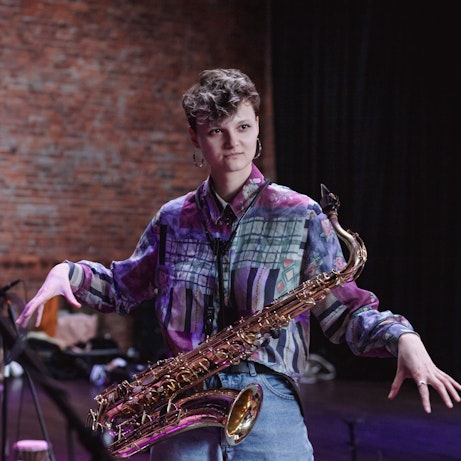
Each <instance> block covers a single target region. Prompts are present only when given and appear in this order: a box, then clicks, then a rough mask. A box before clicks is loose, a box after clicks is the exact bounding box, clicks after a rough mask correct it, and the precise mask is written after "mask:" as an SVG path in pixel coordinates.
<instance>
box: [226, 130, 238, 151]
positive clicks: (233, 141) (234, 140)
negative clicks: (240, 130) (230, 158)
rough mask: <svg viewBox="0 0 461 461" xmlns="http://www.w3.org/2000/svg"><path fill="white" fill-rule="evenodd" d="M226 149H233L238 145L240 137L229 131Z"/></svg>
mask: <svg viewBox="0 0 461 461" xmlns="http://www.w3.org/2000/svg"><path fill="white" fill-rule="evenodd" d="M225 144H226V147H229V148H232V147H235V146H236V145H237V144H238V135H237V133H233V132H232V131H228V132H227V133H226V137H225Z"/></svg>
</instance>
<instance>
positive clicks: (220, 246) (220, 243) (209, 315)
mask: <svg viewBox="0 0 461 461" xmlns="http://www.w3.org/2000/svg"><path fill="white" fill-rule="evenodd" d="M270 183H271V181H270V180H269V179H266V180H265V182H264V184H263V185H262V186H261V187H260V188H259V189H258V190H257V192H256V194H255V195H254V197H253V198H252V200H251V202H250V204H249V205H248V207H247V208H246V209H245V211H244V212H243V214H242V215H241V216H240V218H239V219H238V221H237V223H236V224H235V225H234V228H233V230H232V233H231V235H230V237H229V239H228V240H222V239H220V238H219V237H213V236H212V235H211V233H210V231H209V230H208V226H207V222H206V218H205V215H204V213H203V209H202V205H201V203H200V187H198V188H197V190H196V191H195V204H196V206H197V210H198V212H199V215H200V220H201V222H202V226H203V229H204V231H205V235H206V237H207V240H208V243H209V245H210V248H211V250H212V252H213V255H214V256H215V261H216V268H217V270H218V293H219V312H218V329H219V330H222V329H223V328H224V327H226V326H227V325H230V324H232V323H233V322H234V321H235V320H237V319H234V318H231V319H228V318H226V315H225V302H224V298H225V296H224V273H223V264H222V258H223V256H224V255H225V254H226V253H227V252H228V251H229V248H230V247H231V245H232V242H233V240H234V238H235V236H236V235H237V230H238V228H239V226H240V223H241V222H242V220H243V218H244V217H245V216H246V215H247V213H248V211H249V210H250V209H251V208H252V207H253V205H254V204H255V203H256V201H257V200H258V198H259V197H260V196H261V194H262V192H263V191H264V190H265V189H266V187H267V186H268V185H269V184H270ZM227 206H228V207H229V205H227ZM214 316H215V309H214V307H213V306H207V307H206V316H205V322H204V333H205V337H206V338H208V337H209V336H210V335H211V333H212V332H213V319H214Z"/></svg>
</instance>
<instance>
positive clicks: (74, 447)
mask: <svg viewBox="0 0 461 461" xmlns="http://www.w3.org/2000/svg"><path fill="white" fill-rule="evenodd" d="M58 384H59V386H60V387H62V389H63V390H64V392H65V393H66V394H67V402H68V404H69V407H70V408H71V411H72V412H73V413H75V415H76V416H77V417H78V418H81V422H82V424H84V422H85V421H86V418H87V414H88V410H89V409H90V408H95V405H94V401H93V398H94V396H95V395H97V394H98V393H99V392H100V390H101V389H99V388H95V387H94V385H92V384H91V383H89V382H88V381H86V380H84V379H79V380H70V381H58ZM34 388H35V389H36V390H37V401H38V402H39V407H40V410H41V414H42V419H43V421H44V423H45V426H46V429H47V431H48V434H49V436H50V439H51V442H52V446H53V452H54V455H55V459H56V461H86V460H92V456H91V455H90V453H89V451H88V450H87V449H86V448H85V447H84V446H83V445H82V443H81V442H80V440H79V438H78V436H77V434H76V432H75V431H69V427H70V425H69V419H68V416H65V414H66V412H63V411H62V409H60V408H59V407H58V405H57V404H56V401H55V399H52V398H50V396H49V395H48V394H47V393H45V392H44V391H43V389H42V386H41V385H39V384H38V385H37V384H35V385H34ZM389 388H390V382H375V381H371V382H367V381H352V380H339V379H334V380H331V381H326V382H318V383H313V384H301V395H302V399H303V403H304V406H305V414H306V422H307V426H308V430H309V434H310V438H311V441H312V443H313V445H314V448H315V456H316V457H315V459H316V461H409V460H418V461H449V460H450V461H460V460H461V406H460V405H459V404H457V405H455V408H453V409H451V410H450V409H447V408H445V406H444V405H443V404H442V403H441V401H440V399H439V398H438V396H436V395H435V394H434V395H433V399H432V400H433V411H432V414H430V415H427V414H425V413H424V411H423V409H422V407H421V405H420V401H419V396H418V394H417V391H416V389H415V387H414V385H412V383H410V382H407V383H406V384H405V386H404V388H403V389H402V391H401V394H400V395H399V396H398V397H397V398H396V399H395V400H394V401H389V400H388V399H387V394H388V392H389ZM6 389H7V393H6V402H7V405H6V414H5V415H4V418H3V419H2V420H4V419H5V418H6V421H7V424H6V437H4V438H3V437H2V440H3V439H4V440H6V443H5V445H6V450H5V451H6V458H5V460H7V461H16V460H15V457H14V455H13V453H12V445H13V443H14V442H15V441H17V440H21V439H35V438H37V439H43V438H44V437H43V432H42V430H41V425H40V419H39V417H38V412H37V410H36V408H35V405H34V400H33V398H32V392H31V390H30V387H29V385H28V382H27V380H26V379H25V378H24V377H21V378H14V379H13V378H9V379H8V381H7V388H6ZM1 395H2V400H3V397H4V392H2V393H1ZM3 408H4V409H5V407H3ZM148 458H149V457H148V455H147V454H145V453H141V454H137V455H134V456H133V457H131V458H130V459H132V460H134V461H146V460H148ZM2 461H4V460H2ZM287 461H294V460H287Z"/></svg>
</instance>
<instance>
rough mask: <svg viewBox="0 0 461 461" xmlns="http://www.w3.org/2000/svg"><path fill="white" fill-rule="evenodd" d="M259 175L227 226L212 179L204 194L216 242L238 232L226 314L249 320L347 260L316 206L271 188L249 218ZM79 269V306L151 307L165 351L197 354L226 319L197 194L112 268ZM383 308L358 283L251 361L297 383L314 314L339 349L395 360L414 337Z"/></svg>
mask: <svg viewBox="0 0 461 461" xmlns="http://www.w3.org/2000/svg"><path fill="white" fill-rule="evenodd" d="M263 183H264V178H263V176H262V174H261V172H260V171H259V170H258V169H257V168H256V166H253V170H252V174H251V176H250V178H249V179H248V180H247V182H246V183H245V185H244V187H243V188H242V190H241V191H240V193H239V194H238V195H237V196H236V197H235V198H234V199H233V201H232V202H231V203H230V206H231V208H232V211H233V214H234V215H235V217H234V219H230V220H229V219H228V215H229V213H228V210H223V209H222V206H220V205H219V202H218V200H217V199H216V197H215V195H214V194H213V192H212V189H211V184H210V181H209V180H206V181H205V182H204V183H203V184H201V185H200V187H199V202H200V205H201V206H200V207H201V209H202V213H203V216H204V217H205V225H206V227H207V229H208V232H209V233H210V235H211V236H212V237H213V238H217V237H219V238H220V239H222V240H227V239H228V238H229V237H230V235H231V233H232V231H233V229H235V227H236V226H237V223H238V228H237V232H236V234H235V237H234V239H233V240H232V244H231V245H230V248H229V250H228V251H227V252H226V253H225V255H224V256H223V258H222V259H223V260H222V268H223V289H224V301H225V307H224V309H226V310H229V312H231V311H233V312H237V315H238V316H242V315H248V314H249V313H251V312H255V311H257V310H258V309H261V308H262V307H263V306H265V305H267V304H269V303H271V302H272V301H273V300H274V299H275V298H278V297H279V296H281V295H283V294H284V293H286V292H287V291H289V290H292V289H294V288H296V287H297V286H298V285H299V284H300V283H301V282H303V281H304V280H307V279H309V278H311V277H313V276H315V275H317V274H319V273H322V272H330V271H331V270H333V269H336V270H340V269H341V268H342V267H344V264H345V260H344V256H343V253H342V251H341V247H340V244H339V241H338V239H337V236H336V234H335V232H334V230H333V228H332V226H331V224H330V222H329V221H328V219H327V217H326V216H325V215H324V214H323V212H322V210H321V208H320V206H319V205H318V203H317V202H315V201H314V200H312V199H311V198H309V197H307V196H306V195H302V194H299V193H297V192H294V191H292V190H291V189H289V188H287V187H284V186H281V185H278V184H273V183H272V184H270V185H269V186H268V187H267V188H266V189H265V190H264V191H263V192H262V194H261V195H260V196H259V198H258V199H257V201H256V203H255V204H254V205H253V206H252V207H251V209H249V210H248V212H247V213H246V214H245V216H244V217H243V219H242V220H241V221H240V222H239V218H240V217H241V216H242V214H243V213H244V212H245V210H246V209H247V208H248V205H249V203H250V202H251V199H252V198H253V197H254V195H255V193H256V191H257V190H258V189H259V188H261V187H262V186H263ZM68 263H69V264H70V265H71V272H70V278H71V285H72V287H73V290H74V292H75V295H76V297H77V299H78V300H79V301H80V302H82V303H84V304H85V305H87V306H89V307H91V308H93V309H96V310H98V311H100V312H117V313H119V314H128V313H130V312H131V311H132V310H133V309H134V308H135V307H136V306H137V305H139V304H140V303H141V302H144V301H146V300H149V299H152V303H153V314H152V315H155V314H154V309H155V312H156V315H157V316H158V320H159V322H160V325H161V328H162V329H163V330H164V336H165V338H166V342H167V347H168V349H169V351H170V352H171V353H172V354H176V353H178V352H180V351H188V350H190V349H192V348H195V347H197V346H198V345H199V344H200V342H201V341H203V339H204V331H205V322H206V318H207V314H208V313H209V312H214V320H213V326H214V331H216V329H217V318H218V311H219V295H218V293H219V289H218V271H217V267H216V261H215V256H214V255H213V252H212V249H211V247H210V244H209V241H208V239H207V237H206V234H205V231H204V225H203V222H202V219H201V218H200V214H199V211H198V208H197V206H196V202H195V191H194V192H190V193H188V194H186V195H184V196H182V197H179V198H177V199H175V200H172V201H170V202H168V203H166V204H165V205H164V206H163V207H161V209H160V210H159V211H158V213H157V214H156V216H155V217H154V218H153V219H152V221H151V223H150V224H149V225H148V227H147V228H146V230H145V231H144V233H143V235H142V236H141V238H140V240H139V243H138V245H137V247H136V249H135V251H134V253H133V254H132V255H131V256H130V257H129V258H128V259H126V260H124V261H114V262H113V263H112V264H111V267H110V268H106V267H104V266H103V265H101V264H99V263H95V262H90V261H79V262H78V263H76V264H74V263H71V262H69V261H68ZM378 304H379V301H378V299H377V298H376V296H375V295H374V294H373V293H371V292H370V291H366V290H363V289H361V288H358V287H357V285H356V283H355V282H351V283H347V284H345V285H344V286H341V287H337V288H335V289H334V290H332V292H331V293H330V294H328V295H327V296H326V298H325V299H324V300H323V301H321V302H320V303H318V304H317V305H316V306H315V307H314V308H313V309H312V310H311V311H310V312H306V313H304V314H301V315H300V316H298V317H297V318H296V319H294V320H293V321H291V323H290V324H289V326H288V327H287V328H284V329H282V331H281V334H280V337H278V338H275V339H271V340H270V342H269V344H268V345H267V346H266V347H264V348H262V349H260V350H259V351H257V352H256V353H254V355H253V357H252V359H254V360H255V361H258V362H261V363H264V364H266V365H268V366H269V367H271V368H273V369H274V370H276V371H280V372H283V373H286V374H287V375H289V376H291V377H293V378H297V377H299V376H300V375H301V374H302V373H303V372H304V370H305V367H306V364H307V360H308V355H309V322H310V313H312V314H314V315H315V317H317V319H318V321H319V322H320V325H321V327H322V330H323V331H324V333H325V335H326V336H327V337H328V338H329V339H330V340H331V341H332V342H334V343H340V342H344V341H347V343H348V344H349V346H350V348H351V350H352V351H353V353H354V354H356V355H360V356H369V357H370V356H376V357H386V356H387V357H389V356H392V355H394V356H395V355H396V354H397V341H398V338H399V336H400V335H401V334H402V333H406V332H413V328H412V326H411V325H410V324H409V322H408V321H407V320H406V319H405V318H404V317H402V316H401V315H396V314H393V313H392V312H390V311H379V310H378Z"/></svg>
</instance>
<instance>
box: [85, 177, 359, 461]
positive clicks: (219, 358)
mask: <svg viewBox="0 0 461 461" xmlns="http://www.w3.org/2000/svg"><path fill="white" fill-rule="evenodd" d="M321 192H322V199H321V201H320V203H321V205H322V208H323V210H324V212H325V213H326V214H327V216H328V218H329V220H330V221H331V223H332V226H333V228H334V230H335V231H336V233H337V234H338V236H339V238H340V239H341V240H342V241H343V242H344V243H345V244H346V246H347V247H348V250H349V253H350V254H349V260H348V262H347V264H346V266H345V267H344V268H343V269H342V270H341V271H336V270H333V271H332V272H330V273H322V274H319V275H317V276H316V277H314V278H312V279H310V280H308V281H306V282H304V283H302V284H301V285H300V286H299V287H297V288H296V289H294V290H291V291H289V292H287V293H286V294H285V295H283V296H281V297H279V298H277V299H275V300H274V301H273V302H272V303H271V304H269V305H268V306H265V307H264V308H263V309H262V310H261V311H259V312H256V313H254V314H252V315H251V316H249V317H246V318H241V319H240V320H239V321H237V322H236V323H235V324H234V325H232V326H229V327H227V328H225V329H224V330H221V331H220V332H218V333H217V334H215V335H213V336H211V337H209V338H208V339H206V340H205V341H204V342H203V343H202V344H201V345H200V346H199V347H198V348H196V349H194V350H192V351H190V352H187V353H180V354H179V355H177V356H175V357H172V358H170V359H167V360H164V361H159V362H157V363H156V364H153V365H149V366H148V367H147V368H146V369H145V370H143V371H141V372H140V373H138V374H136V375H135V376H133V379H132V381H131V382H128V381H126V380H125V381H123V382H121V383H119V384H114V385H112V386H110V387H108V388H107V389H106V390H104V391H103V392H102V393H101V394H99V395H98V396H96V397H95V400H96V402H97V403H98V408H97V410H96V411H94V410H90V414H89V418H90V422H91V426H92V429H93V430H97V431H100V432H102V433H103V437H104V440H105V441H106V445H107V447H108V450H109V452H110V453H111V454H112V455H113V456H114V457H116V458H128V457H130V456H132V455H134V454H136V453H138V452H140V451H143V450H145V449H146V448H148V447H150V446H152V445H153V444H155V443H156V442H157V441H159V440H161V439H164V438H166V437H170V436H172V435H175V434H178V433H180V432H184V431H186V430H189V429H193V428H197V427H201V426H219V427H222V428H223V429H224V431H225V434H226V438H227V440H228V442H229V443H230V444H237V443H239V442H241V441H242V440H243V439H244V438H245V437H246V436H247V435H248V434H249V432H250V431H251V429H252V428H253V426H254V424H255V422H256V419H257V417H258V414H259V409H260V406H261V403H262V397H263V396H262V389H261V387H260V386H259V385H258V384H256V383H254V384H251V385H249V386H247V387H245V388H244V389H242V390H241V391H236V390H231V389H212V390H203V389H198V388H199V385H200V384H202V383H203V381H204V380H205V379H207V378H209V377H211V376H213V375H215V374H216V373H218V372H219V371H221V370H223V369H225V368H227V367H228V366H230V365H235V364H238V363H239V362H240V361H241V360H245V359H247V358H249V357H250V356H251V354H252V353H253V352H254V351H255V350H257V349H259V348H260V347H263V346H264V344H265V343H266V342H267V341H268V339H269V338H270V337H271V336H272V334H274V331H277V330H279V329H281V328H283V327H286V326H287V325H288V324H289V322H290V321H291V320H292V319H293V318H294V317H296V316H298V315H300V314H302V313H303V312H306V311H307V310H309V309H311V308H312V307H313V306H314V305H315V304H316V303H318V302H319V301H321V300H322V299H324V298H325V296H326V295H327V294H328V293H329V291H330V290H331V289H332V288H334V287H336V286H339V285H342V284H344V283H345V282H347V281H350V280H354V279H356V278H357V277H358V276H359V275H360V273H361V271H362V268H363V266H364V264H365V262H366V258H367V253H366V249H365V246H364V244H363V241H362V240H361V239H360V237H359V236H358V235H357V234H355V233H352V232H351V231H345V230H344V229H343V228H342V227H341V225H340V224H339V222H338V216H337V210H338V207H339V200H338V198H337V197H336V196H335V195H334V194H332V193H330V192H329V191H328V189H327V188H326V187H325V186H324V185H323V184H322V185H321ZM202 387H203V386H202Z"/></svg>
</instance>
